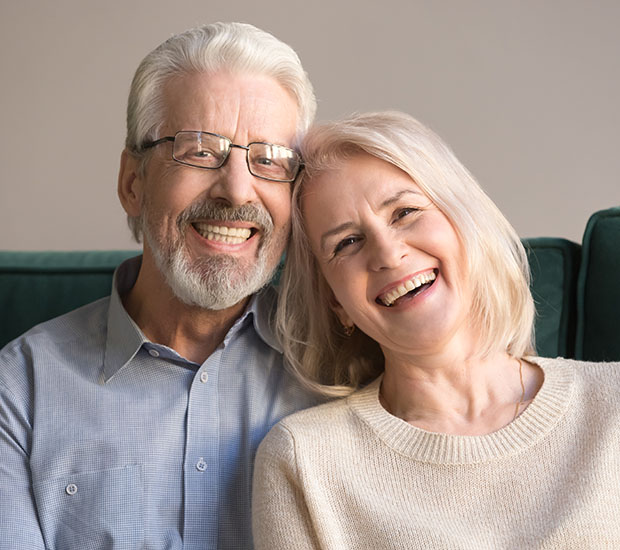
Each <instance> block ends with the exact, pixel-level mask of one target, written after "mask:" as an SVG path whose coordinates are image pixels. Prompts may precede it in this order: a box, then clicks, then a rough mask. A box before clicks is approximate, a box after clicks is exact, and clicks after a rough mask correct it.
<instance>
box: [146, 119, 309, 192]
mask: <svg viewBox="0 0 620 550" xmlns="http://www.w3.org/2000/svg"><path fill="white" fill-rule="evenodd" d="M182 133H194V134H207V135H209V136H215V137H218V138H221V139H224V140H226V141H227V142H228V144H229V146H228V147H229V148H228V152H227V153H226V157H225V158H224V160H223V161H222V164H220V165H219V166H197V165H195V164H190V163H189V162H183V161H182V160H179V159H177V158H175V156H174V148H173V150H172V160H174V161H175V162H178V163H179V164H183V165H185V166H191V167H192V168H199V169H202V170H219V169H220V168H222V166H224V165H225V164H226V163H227V162H228V159H229V157H230V151H231V150H232V149H233V148H235V147H236V148H237V149H245V163H246V164H247V167H248V172H250V174H252V175H253V176H254V177H255V178H259V179H262V180H266V181H275V182H280V183H293V182H294V181H295V180H296V179H297V176H299V173H300V172H301V171H302V170H303V169H304V163H303V160H302V158H301V156H300V155H299V153H298V152H297V151H295V150H294V149H291V148H290V147H285V146H284V145H277V144H276V143H269V142H267V141H252V142H250V143H248V144H247V145H238V144H236V143H233V142H232V140H231V139H230V138H227V137H226V136H223V135H221V134H216V133H215V132H203V131H202V130H179V131H178V132H177V133H176V134H174V136H165V137H162V138H159V139H156V140H155V141H147V142H146V143H143V144H142V148H143V149H150V148H152V147H155V146H156V145H161V144H162V143H166V142H168V141H171V142H172V143H174V142H175V141H176V139H177V136H178V135H179V134H182ZM250 145H274V146H276V147H282V148H283V149H287V150H289V151H293V153H295V154H296V155H297V158H298V159H299V168H298V169H297V173H296V174H295V177H294V178H292V179H285V180H283V179H275V178H268V177H265V176H259V175H258V174H255V173H254V172H252V169H251V168H250Z"/></svg>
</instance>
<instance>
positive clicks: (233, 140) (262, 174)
mask: <svg viewBox="0 0 620 550" xmlns="http://www.w3.org/2000/svg"><path fill="white" fill-rule="evenodd" d="M315 109H316V104H315V100H314V96H313V92H312V87H311V85H310V82H309V81H308V79H307V76H306V74H305V73H304V71H303V69H302V67H301V65H300V63H299V59H298V58H297V56H296V54H295V53H294V52H293V50H291V49H290V48H289V47H288V46H286V45H285V44H283V43H282V42H280V41H278V40H276V39H275V38H274V37H273V36H271V35H269V34H267V33H265V32H263V31H260V30H258V29H256V28H254V27H252V26H250V25H242V24H214V25H208V26H205V27H202V28H199V29H194V30H191V31H188V32H185V33H183V34H180V35H177V36H174V37H172V38H171V39H169V40H168V41H166V42H165V43H163V44H162V45H160V46H159V47H158V48H156V49H155V50H154V51H153V52H151V53H150V54H149V55H148V56H147V57H146V58H145V59H144V60H143V61H142V63H141V65H140V66H139V68H138V70H137V72H136V75H135V77H134V80H133V83H132V87H131V91H130V96H129V105H128V115H127V141H126V148H125V150H124V151H123V153H122V157H121V167H120V174H119V182H118V193H119V197H120V200H121V203H122V205H123V207H124V209H125V210H126V212H127V214H128V218H129V223H130V226H131V228H132V231H133V232H134V235H135V236H136V238H140V237H142V240H143V243H144V245H143V255H142V256H141V258H136V259H133V260H130V261H128V262H126V263H125V264H123V265H121V266H120V267H119V269H118V270H117V272H116V274H115V279H114V288H113V290H112V295H111V296H110V297H109V298H106V299H103V300H100V301H98V302H95V303H93V304H90V305H88V306H85V307H83V308H81V309H78V310H76V311H74V312H72V313H69V314H68V315H65V316H63V317H60V318H58V319H55V320H52V321H50V322H47V323H44V324H43V325H40V326H39V327H35V328H34V329H33V330H31V331H29V332H28V333H26V334H25V335H24V336H22V337H21V338H19V339H17V340H15V341H13V342H12V343H10V344H9V345H8V346H6V347H5V348H4V350H2V352H1V354H0V517H1V518H2V528H1V529H0V548H2V549H11V550H15V549H25V548H28V549H37V548H41V549H43V548H50V549H51V548H58V549H61V550H68V549H74V548H75V549H80V550H84V549H111V548H123V549H125V548H127V549H134V548H135V549H143V548H146V549H164V548H166V549H180V548H184V549H189V548H195V549H198V548H200V549H206V548H220V549H221V548H248V547H251V533H250V517H249V515H250V514H249V499H250V486H251V476H252V460H253V457H254V453H255V450H256V447H257V445H258V443H259V442H260V440H261V439H262V437H263V436H264V435H265V434H266V432H267V431H268V430H269V428H270V427H271V426H272V425H273V424H274V423H275V422H276V421H277V420H279V419H280V418H281V417H282V416H284V415H286V414H288V413H290V412H292V411H294V410H296V409H299V408H302V407H306V406H309V405H311V404H313V403H314V400H313V398H312V397H311V396H310V395H308V394H307V393H306V392H305V391H304V390H303V389H302V388H301V387H299V386H298V385H297V384H296V383H295V381H294V380H293V378H292V377H290V376H289V375H288V373H287V372H286V371H285V370H284V369H283V365H282V357H281V354H280V352H279V351H278V344H277V343H276V340H275V338H274V335H273V333H272V330H271V328H270V312H271V310H272V308H273V299H274V297H273V290H272V289H270V288H269V287H267V288H264V287H265V285H267V284H268V282H269V281H270V279H271V278H272V276H273V273H274V271H275V270H276V268H277V265H278V262H279V259H280V258H281V256H282V253H283V250H284V247H285V244H286V240H287V236H288V232H289V214H290V205H289V199H290V189H291V185H292V183H293V181H294V180H295V178H296V177H297V175H298V173H299V171H300V169H301V159H300V158H299V156H298V154H297V152H296V151H295V144H296V141H297V139H298V138H299V136H300V135H301V134H302V133H303V132H304V130H305V129H306V128H307V126H308V125H309V124H310V122H311V120H312V118H313V116H314V112H315Z"/></svg>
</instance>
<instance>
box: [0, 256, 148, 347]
mask: <svg viewBox="0 0 620 550" xmlns="http://www.w3.org/2000/svg"><path fill="white" fill-rule="evenodd" d="M136 254H137V252H136V251H88V252H6V251H4V252H0V307H1V310H2V315H1V316H0V347H2V346H4V344H6V343H7V342H8V341H10V340H12V339H13V338H15V337H16V336H19V335H20V334H22V333H23V332H25V331H26V330H28V329H29V328H30V327H32V326H34V325H36V324H37V323H40V322H42V321H46V320H48V319H51V318H52V317H56V316H58V315H61V314H63V313H66V312H67V311H70V310H72V309H75V308H76V307H79V306H81V305H84V304H87V303H88V302H92V301H93V300H96V299H98V298H101V297H102V296H107V295H108V294H109V293H110V286H111V283H112V273H113V272H114V268H115V267H116V266H117V265H118V264H119V263H121V261H123V260H124V259H126V258H129V257H131V256H135V255H136Z"/></svg>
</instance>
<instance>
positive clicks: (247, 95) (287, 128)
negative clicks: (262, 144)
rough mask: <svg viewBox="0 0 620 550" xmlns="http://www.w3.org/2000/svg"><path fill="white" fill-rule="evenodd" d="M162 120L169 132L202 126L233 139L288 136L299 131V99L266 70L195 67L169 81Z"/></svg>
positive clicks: (287, 138) (205, 129)
mask: <svg viewBox="0 0 620 550" xmlns="http://www.w3.org/2000/svg"><path fill="white" fill-rule="evenodd" d="M163 99H164V104H165V105H164V111H165V112H164V126H165V128H166V130H167V131H168V132H172V133H174V132H177V131H179V130H203V131H211V132H216V133H219V134H222V135H226V136H227V137H230V138H231V139H235V138H244V139H251V140H255V141H274V140H278V141H280V142H281V141H285V142H286V143H291V142H292V140H293V139H294V137H295V134H296V127H297V117H298V106H297V102H296V100H295V99H294V98H293V96H292V94H290V93H289V92H288V91H287V90H285V89H284V88H283V87H282V86H281V85H280V84H279V83H278V82H277V81H276V80H275V79H273V78H271V77H269V76H265V75H252V74H232V73H227V72H220V73H215V74H211V73H195V74H189V75H184V76H181V77H175V78H171V79H170V80H169V81H168V82H167V83H166V86H165V89H164V94H163Z"/></svg>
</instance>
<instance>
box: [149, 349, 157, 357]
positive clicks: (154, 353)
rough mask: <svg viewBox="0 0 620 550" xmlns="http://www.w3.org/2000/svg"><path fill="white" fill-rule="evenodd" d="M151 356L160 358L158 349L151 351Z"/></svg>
mask: <svg viewBox="0 0 620 550" xmlns="http://www.w3.org/2000/svg"><path fill="white" fill-rule="evenodd" d="M149 355H150V356H151V357H159V352H158V351H157V350H156V349H150V350H149Z"/></svg>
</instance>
